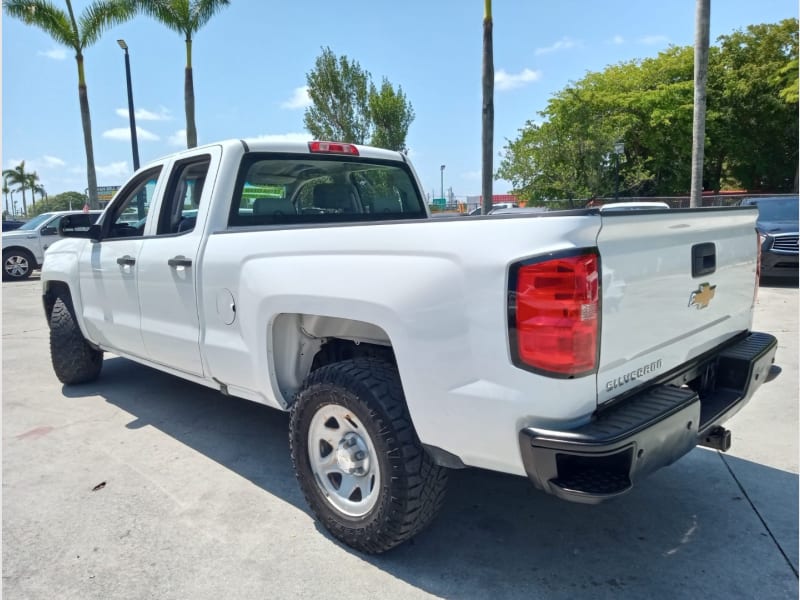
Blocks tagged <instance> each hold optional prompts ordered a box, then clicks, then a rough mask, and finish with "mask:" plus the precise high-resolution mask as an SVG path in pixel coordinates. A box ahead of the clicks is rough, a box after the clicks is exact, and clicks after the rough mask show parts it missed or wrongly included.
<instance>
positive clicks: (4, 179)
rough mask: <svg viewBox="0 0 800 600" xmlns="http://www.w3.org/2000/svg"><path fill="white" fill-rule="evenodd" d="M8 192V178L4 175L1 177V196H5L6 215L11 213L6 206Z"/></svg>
mask: <svg viewBox="0 0 800 600" xmlns="http://www.w3.org/2000/svg"><path fill="white" fill-rule="evenodd" d="M9 192H11V190H10V189H9V187H8V180H7V179H6V178H5V177H3V196H4V197H5V200H6V214H7V215H10V214H11V213H10V212H9V211H8V206H9V205H8V194H9Z"/></svg>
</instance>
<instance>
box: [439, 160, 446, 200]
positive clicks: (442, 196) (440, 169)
mask: <svg viewBox="0 0 800 600" xmlns="http://www.w3.org/2000/svg"><path fill="white" fill-rule="evenodd" d="M444 168H445V165H442V166H441V167H439V171H441V175H442V181H441V183H442V195H441V196H440V198H444Z"/></svg>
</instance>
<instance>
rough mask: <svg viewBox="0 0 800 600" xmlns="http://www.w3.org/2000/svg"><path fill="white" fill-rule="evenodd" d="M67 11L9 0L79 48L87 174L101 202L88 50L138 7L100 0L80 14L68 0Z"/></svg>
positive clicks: (41, 1) (14, 12)
mask: <svg viewBox="0 0 800 600" xmlns="http://www.w3.org/2000/svg"><path fill="white" fill-rule="evenodd" d="M65 3H66V5H67V12H64V11H63V10H61V9H60V8H57V7H56V6H55V5H54V4H52V3H51V2H48V1H47V0H5V2H4V3H3V6H4V8H5V11H6V14H7V15H9V16H11V17H14V18H17V19H20V20H22V21H23V22H24V23H25V24H27V25H32V26H34V27H38V28H39V29H41V30H43V31H44V32H46V33H47V34H49V35H50V37H52V38H53V40H54V41H56V42H57V43H59V44H62V45H64V46H67V47H69V48H71V49H72V50H74V51H75V62H76V64H77V67H78V100H79V103H80V110H81V123H82V124H83V143H84V146H85V149H86V178H87V183H88V187H89V200H90V203H91V205H92V206H97V173H96V171H95V165H94V146H93V144H92V121H91V115H90V113H89V93H88V90H87V88H86V76H85V69H84V56H83V53H84V50H86V48H88V47H90V46H91V45H92V44H94V43H95V42H96V41H97V40H98V39H100V36H101V34H102V33H103V31H105V30H106V29H108V28H110V27H112V26H114V25H118V24H119V23H123V22H125V21H127V20H128V19H130V18H131V17H133V15H134V14H135V9H134V7H133V4H132V3H131V2H130V1H129V0H98V1H96V2H92V3H91V4H89V6H87V7H86V8H85V9H84V10H83V12H82V13H81V14H80V15H79V16H78V17H76V16H75V13H74V11H73V10H72V1H71V0H65Z"/></svg>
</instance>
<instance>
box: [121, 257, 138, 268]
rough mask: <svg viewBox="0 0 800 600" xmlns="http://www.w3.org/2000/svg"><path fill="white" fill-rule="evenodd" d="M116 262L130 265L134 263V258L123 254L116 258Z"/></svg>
mask: <svg viewBox="0 0 800 600" xmlns="http://www.w3.org/2000/svg"><path fill="white" fill-rule="evenodd" d="M117 264H118V265H122V266H128V267H132V266H133V265H135V264H136V259H135V258H133V257H132V256H129V255H127V254H126V255H125V256H120V257H119V258H118V259H117Z"/></svg>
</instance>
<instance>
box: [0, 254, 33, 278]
mask: <svg viewBox="0 0 800 600" xmlns="http://www.w3.org/2000/svg"><path fill="white" fill-rule="evenodd" d="M3 268H4V269H5V271H6V273H7V274H8V275H9V276H10V277H24V276H25V275H26V274H27V273H28V270H29V269H30V263H29V262H28V259H27V258H25V257H24V256H22V255H20V254H12V255H11V256H9V257H8V258H6V260H5V264H4V265H3Z"/></svg>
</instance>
